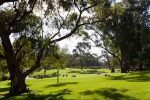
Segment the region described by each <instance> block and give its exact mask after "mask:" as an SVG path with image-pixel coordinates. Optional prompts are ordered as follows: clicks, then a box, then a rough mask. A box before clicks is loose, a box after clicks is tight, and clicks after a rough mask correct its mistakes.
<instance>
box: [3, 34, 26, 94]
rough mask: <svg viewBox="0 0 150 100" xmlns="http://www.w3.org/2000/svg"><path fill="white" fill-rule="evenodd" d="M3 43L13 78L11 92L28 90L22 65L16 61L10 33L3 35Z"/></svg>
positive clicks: (18, 92) (17, 92) (16, 92)
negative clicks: (21, 68)
mask: <svg viewBox="0 0 150 100" xmlns="http://www.w3.org/2000/svg"><path fill="white" fill-rule="evenodd" d="M1 40H2V45H3V48H4V53H5V56H6V62H7V67H8V71H9V74H10V79H11V87H10V91H9V94H10V95H16V94H21V93H23V92H27V89H26V83H25V77H24V75H23V74H22V73H21V70H20V67H19V65H18V63H17V61H16V57H15V56H14V52H13V47H12V44H11V42H10V39H9V35H7V33H5V34H3V35H2V36H1Z"/></svg>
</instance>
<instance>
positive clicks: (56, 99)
mask: <svg viewBox="0 0 150 100" xmlns="http://www.w3.org/2000/svg"><path fill="white" fill-rule="evenodd" d="M55 72H56V70H48V71H47V74H50V75H52V74H54V73H55ZM41 74H43V71H40V72H36V73H34V74H32V75H31V76H35V75H41ZM106 74H108V76H106ZM50 75H49V76H50ZM109 75H110V76H109ZM26 83H27V84H28V87H29V88H30V93H24V94H22V95H20V96H14V97H10V98H8V97H4V96H3V95H4V94H6V93H8V90H9V84H10V83H9V81H3V82H0V99H1V100H150V71H144V72H130V73H128V74H121V73H119V72H116V73H109V71H108V70H106V69H99V70H97V69H85V70H84V71H81V70H80V69H65V70H60V84H59V85H58V84H57V82H56V77H53V76H51V77H50V78H43V79H27V80H26Z"/></svg>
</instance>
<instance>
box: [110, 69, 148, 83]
mask: <svg viewBox="0 0 150 100" xmlns="http://www.w3.org/2000/svg"><path fill="white" fill-rule="evenodd" d="M109 79H111V80H126V81H129V82H148V81H150V72H149V71H145V72H131V73H128V74H127V75H126V74H125V75H121V76H111V77H109Z"/></svg>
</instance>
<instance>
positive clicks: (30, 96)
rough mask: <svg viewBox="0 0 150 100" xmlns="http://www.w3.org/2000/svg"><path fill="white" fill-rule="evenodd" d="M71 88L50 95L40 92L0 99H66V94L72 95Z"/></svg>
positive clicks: (1, 99) (0, 99)
mask: <svg viewBox="0 0 150 100" xmlns="http://www.w3.org/2000/svg"><path fill="white" fill-rule="evenodd" d="M71 92H72V91H71V90H69V89H63V90H60V91H57V92H54V93H53V92H52V93H50V94H48V95H44V94H42V95H38V94H32V93H31V94H23V95H21V96H19V97H17V96H14V97H3V98H0V100H8V99H11V100H20V99H21V100H65V99H64V95H70V94H71Z"/></svg>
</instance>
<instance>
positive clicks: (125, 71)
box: [121, 62, 129, 73]
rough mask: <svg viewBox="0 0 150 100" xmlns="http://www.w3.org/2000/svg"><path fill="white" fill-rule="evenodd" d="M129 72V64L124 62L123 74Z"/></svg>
mask: <svg viewBox="0 0 150 100" xmlns="http://www.w3.org/2000/svg"><path fill="white" fill-rule="evenodd" d="M127 72H129V68H128V63H127V62H124V63H123V65H122V66H121V73H127Z"/></svg>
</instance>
